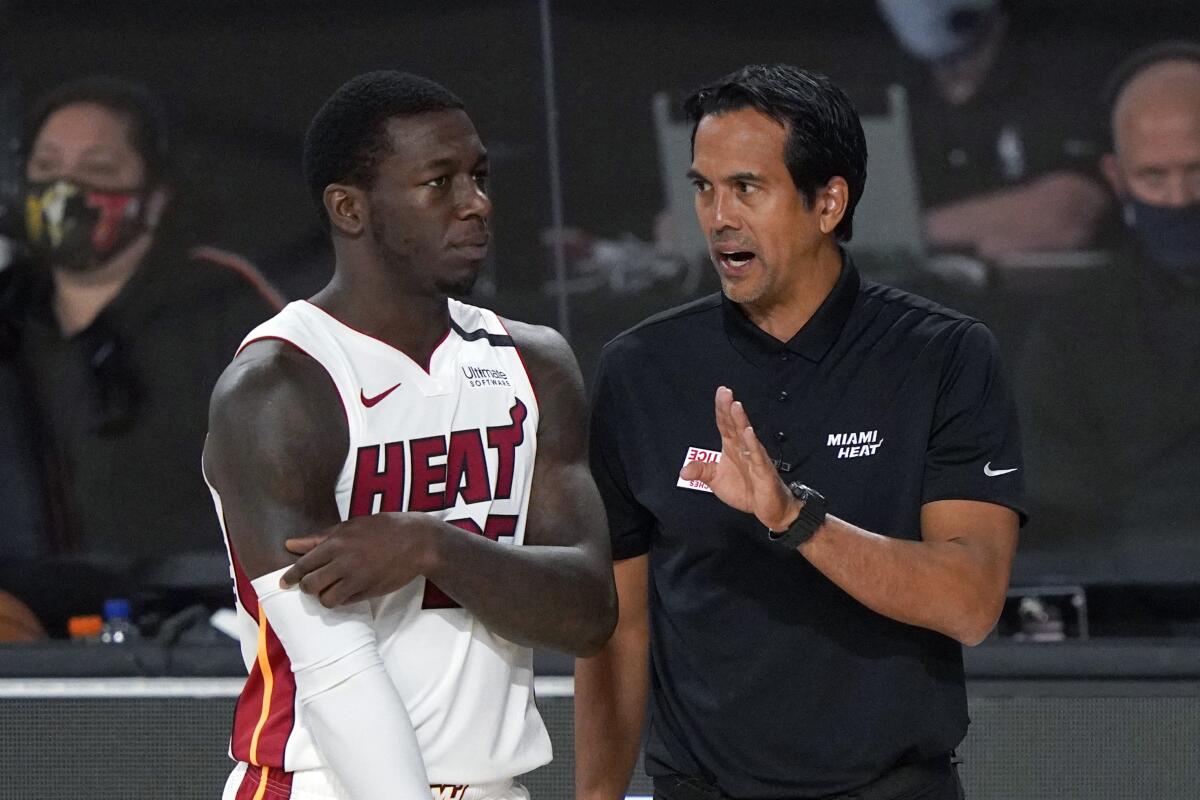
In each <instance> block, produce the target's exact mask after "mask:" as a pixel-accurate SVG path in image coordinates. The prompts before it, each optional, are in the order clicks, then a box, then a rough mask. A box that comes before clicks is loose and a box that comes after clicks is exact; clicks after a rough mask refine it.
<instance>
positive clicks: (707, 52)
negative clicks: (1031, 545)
mask: <svg viewBox="0 0 1200 800" xmlns="http://www.w3.org/2000/svg"><path fill="white" fill-rule="evenodd" d="M1008 6H1009V8H1010V11H1011V14H1012V26H1013V27H1012V30H1013V33H1014V35H1019V36H1023V37H1028V38H1033V39H1036V41H1038V42H1040V43H1041V46H1042V47H1043V48H1044V50H1045V55H1046V60H1047V62H1049V63H1051V64H1053V63H1054V62H1055V61H1061V63H1062V64H1063V65H1071V66H1072V67H1073V68H1075V69H1080V68H1082V69H1085V70H1086V69H1090V70H1094V71H1095V73H1096V74H1097V75H1098V76H1100V75H1105V74H1107V73H1109V72H1110V71H1111V70H1112V68H1113V67H1114V66H1115V65H1116V64H1117V63H1118V62H1119V61H1120V60H1121V59H1122V58H1123V57H1124V56H1125V55H1127V54H1128V53H1130V52H1131V51H1133V50H1134V49H1136V48H1137V47H1139V46H1142V45H1145V44H1147V43H1150V42H1153V41H1157V40H1161V39H1165V38H1187V37H1191V38H1196V37H1197V36H1200V7H1198V5H1197V4H1196V3H1195V2H1194V0H1178V1H1177V2H1169V1H1168V0H1151V1H1149V2H1139V3H1136V4H1135V3H1115V2H1106V1H1105V0H1058V2H1053V3H1051V2H1042V1H1040V0H1015V1H1014V2H1010V3H1008ZM549 9H550V17H551V25H552V37H551V48H550V49H549V50H546V49H545V48H544V47H543V44H542V29H541V26H540V25H541V9H540V7H539V4H538V2H537V1H536V0H519V1H513V2H482V1H479V0H477V1H475V2H465V1H462V0H442V1H441V2H431V1H430V0H408V1H407V2H396V0H391V1H390V2H374V1H372V0H363V1H361V2H357V3H354V4H333V3H328V2H318V1H317V0H286V1H285V0H257V2H251V3H247V2H232V0H207V2H203V3H198V2H184V0H153V2H144V1H142V0H126V1H125V2H121V1H120V0H117V1H115V2H109V3H92V2H47V1H46V0H40V1H39V0H28V1H25V2H19V1H14V2H8V3H4V2H3V1H2V0H0V137H3V138H5V139H7V140H8V141H9V142H10V144H11V143H13V142H14V141H15V138H16V136H17V134H18V131H19V127H20V115H21V114H22V113H23V112H24V110H25V109H27V107H28V105H29V103H31V102H32V100H33V99H34V98H36V97H38V96H39V95H41V94H42V93H43V92H45V91H47V90H49V89H51V88H53V87H54V86H56V85H58V84H60V83H61V82H63V81H65V80H68V79H71V78H75V77H79V76H83V75H88V74H109V75H116V76H122V77H129V78H134V79H136V80H139V81H141V82H143V83H145V84H146V85H148V86H149V87H150V88H151V89H152V90H153V91H155V92H156V93H157V94H158V95H159V96H160V97H161V98H162V99H163V100H164V101H165V104H166V106H167V110H168V112H169V116H170V122H171V128H172V133H173V150H174V153H175V155H176V157H177V161H178V165H179V166H178V176H179V177H178V181H177V190H178V194H179V197H180V200H181V203H183V204H185V205H186V206H187V209H188V213H189V214H190V215H191V217H192V218H193V219H194V221H195V222H194V224H195V227H197V228H198V229H199V230H201V231H202V232H203V233H204V235H205V237H206V238H207V240H208V241H209V242H210V243H212V244H215V245H218V246H222V247H226V248H228V249H231V250H234V251H237V252H240V253H242V254H244V255H246V256H248V257H249V258H250V259H251V260H252V261H254V262H255V263H257V264H258V265H259V266H260V268H262V269H263V271H264V272H266V273H267V275H268V277H270V278H271V279H272V280H273V281H275V282H276V284H277V285H278V286H279V287H280V288H281V289H282V290H283V291H284V293H285V294H286V295H287V296H289V297H293V298H294V297H301V296H305V295H307V294H310V293H312V292H313V291H315V290H316V289H317V288H319V287H320V286H321V285H322V284H323V283H324V281H325V280H326V279H327V278H328V276H329V275H330V274H331V268H332V258H331V254H330V252H329V249H328V246H327V244H326V241H325V240H326V237H325V235H324V234H323V233H322V232H321V229H320V227H319V225H318V222H317V215H316V211H315V210H314V208H313V207H312V204H311V201H310V199H309V196H308V193H307V191H306V189H305V186H304V183H303V180H302V178H301V175H300V167H299V162H300V152H301V142H302V137H303V134H304V131H305V128H306V127H307V125H308V122H309V120H310V119H311V117H312V115H313V113H314V112H315V111H316V109H317V108H318V107H319V106H320V104H321V103H322V102H323V101H324V99H325V98H326V97H328V96H329V94H330V93H331V92H332V91H333V90H334V89H335V88H336V87H338V86H339V85H340V84H341V83H343V82H344V81H345V80H347V79H348V78H350V77H352V76H354V75H356V74H359V73H361V72H364V71H367V70H372V69H391V68H399V69H405V70H409V71H413V72H417V73H420V74H423V75H427V76H429V77H432V78H434V79H436V80H438V81H440V82H442V83H444V84H446V85H447V86H448V87H450V88H451V89H452V90H453V91H455V92H457V93H458V94H459V95H460V96H461V97H462V98H463V100H464V101H465V102H466V104H467V107H468V109H469V111H470V113H471V115H472V117H473V119H474V121H475V123H476V125H477V127H478V128H479V130H480V132H481V135H482V136H483V139H484V141H485V143H486V144H487V146H488V148H489V150H490V151H491V154H492V165H493V167H492V178H491V184H492V189H491V193H492V196H493V199H494V202H495V208H496V210H495V218H494V226H493V227H494V231H495V236H494V240H493V241H494V248H493V254H492V256H491V257H490V263H489V267H488V270H487V271H486V273H485V277H484V280H483V281H482V282H481V285H480V287H479V291H478V295H479V298H478V302H480V303H482V304H485V305H490V306H492V307H494V308H496V309H497V310H498V311H500V312H501V313H504V314H508V315H511V316H515V317H519V318H522V319H525V320H528V321H531V322H539V323H545V324H551V325H556V326H559V325H560V323H561V322H562V318H561V317H560V314H559V309H558V306H557V301H556V298H555V295H554V293H553V279H554V275H555V271H554V261H553V253H552V250H551V248H550V247H549V246H548V245H547V244H546V236H545V234H546V231H547V230H548V229H550V228H551V226H552V222H553V220H552V216H551V207H552V204H551V192H552V186H551V175H552V170H551V163H550V147H549V140H548V135H547V120H548V115H549V114H550V113H551V111H552V109H550V108H548V105H547V102H546V100H545V92H544V84H543V81H544V77H545V72H544V70H545V68H546V65H547V63H548V62H549V63H551V64H552V65H553V69H554V77H555V81H556V95H555V106H554V108H553V110H554V111H556V113H557V122H558V125H559V144H560V147H561V167H562V169H561V184H560V187H559V188H560V189H561V192H562V197H563V203H564V221H565V224H566V225H567V226H570V227H577V228H579V229H581V230H583V231H586V232H587V233H588V234H589V235H591V236H593V237H596V238H600V239H609V240H620V239H621V238H622V237H632V238H633V239H634V240H637V241H642V242H649V241H650V240H651V239H652V238H653V228H654V218H655V215H656V214H657V213H658V212H659V210H660V209H661V208H662V207H663V204H664V199H663V196H662V190H661V179H660V165H659V163H658V155H657V149H656V143H655V130H654V124H653V119H652V116H651V97H652V96H653V94H654V93H655V92H658V91H666V92H668V93H670V94H671V96H672V97H673V98H674V100H675V101H676V102H675V104H676V105H678V101H679V100H681V99H682V97H683V96H685V95H686V94H687V93H688V92H689V91H691V90H692V89H694V88H696V87H697V86H699V85H701V84H703V83H705V82H707V81H709V80H711V79H713V78H715V77H717V76H720V75H722V74H724V73H726V72H729V71H730V70H732V69H734V68H736V67H738V66H741V65H743V64H746V63H753V62H774V61H784V62H790V63H796V64H799V65H802V66H805V67H809V68H814V69H817V70H821V71H824V72H826V73H828V74H829V75H830V76H831V77H832V78H834V80H835V81H836V82H838V83H839V84H840V85H842V86H843V87H844V88H845V89H846V90H847V91H848V93H849V94H850V95H851V97H852V98H853V99H854V100H855V102H856V103H857V104H858V106H859V110H860V112H861V113H863V114H871V113H879V112H880V111H881V110H882V109H883V107H884V106H883V104H884V91H885V88H886V86H887V85H888V84H891V83H896V82H900V83H908V84H910V85H911V84H912V83H913V82H917V81H920V80H923V77H924V72H923V70H921V69H920V67H919V65H918V64H916V63H915V62H914V61H913V60H912V59H910V58H909V57H908V56H907V55H905V54H904V53H903V52H902V51H901V50H900V49H899V47H898V46H897V45H896V44H895V42H894V40H893V38H892V37H891V35H890V33H889V32H888V30H887V28H886V27H885V25H884V24H883V22H882V21H881V19H880V18H879V16H878V14H877V12H876V8H875V3H874V2H873V0H803V1H801V0H794V1H793V2H762V1H761V0H743V1H742V2H738V3H729V2H683V0H660V1H659V2H654V3H646V2H640V3H635V2H601V1H600V0H593V1H592V2H583V1H581V0H552V1H551V2H550V3H549ZM1055 77H1056V76H1055V74H1054V70H1053V69H1048V70H1047V74H1045V75H1044V76H1043V77H1042V78H1041V80H1044V81H1046V82H1049V83H1052V82H1053V81H1054V80H1055ZM1071 102H1073V103H1077V104H1078V109H1079V113H1080V114H1081V115H1088V116H1095V114H1096V109H1097V107H1099V106H1101V103H1102V101H1101V98H1100V97H1099V96H1080V97H1073V98H1071ZM11 149H12V148H10V152H8V153H6V158H5V159H3V160H2V161H0V193H7V194H8V195H9V197H10V198H11V196H12V194H13V193H14V192H15V191H16V188H17V186H16V181H15V178H16V175H17V169H16V166H15V165H16V163H17V157H16V155H15V153H13V152H11ZM869 189H870V184H869V183H868V191H869ZM710 273H711V269H707V268H706V269H705V275H706V276H707V277H706V279H705V280H704V281H702V284H701V286H700V288H699V289H698V290H694V291H693V292H692V294H695V293H696V292H698V291H703V290H709V289H711V288H713V287H714V286H715V282H713V280H712V278H711V275H710ZM898 282H899V283H901V285H906V288H913V289H916V290H919V291H921V292H923V293H927V294H930V295H931V296H933V297H934V299H937V300H939V301H942V302H945V303H946V304H948V305H952V306H955V307H959V308H960V309H961V310H963V311H966V312H968V313H972V314H975V315H978V316H980V317H982V318H984V319H985V320H987V321H988V322H990V323H992V325H993V327H994V328H995V329H996V330H997V332H998V333H999V335H1000V337H1001V342H1002V347H1003V348H1004V350H1005V352H1006V354H1010V355H1011V354H1013V353H1015V352H1016V351H1017V350H1018V349H1019V346H1020V329H1021V327H1022V326H1021V322H1022V320H1024V319H1025V318H1027V316H1028V314H1029V313H1030V312H1031V310H1036V309H1037V308H1038V307H1039V306H1042V305H1045V304H1046V303H1052V302H1053V297H1054V292H1055V291H1064V290H1065V291H1069V290H1070V287H1069V286H1067V287H1066V288H1065V289H1064V287H1062V286H1051V287H1046V286H1044V285H1041V284H1037V283H1031V284H1021V283H1019V282H1018V283H1015V284H1013V283H1005V282H1003V281H997V282H993V283H990V284H988V285H986V286H962V285H954V284H952V283H950V284H947V283H938V282H930V281H922V280H919V279H917V278H913V279H912V280H906V279H905V278H904V276H899V278H898ZM686 299H688V294H687V293H685V292H683V291H681V290H680V288H679V286H678V284H677V283H675V282H671V281H666V282H663V283H660V284H658V285H656V286H655V287H654V288H653V289H652V290H650V291H644V292H640V293H637V294H628V295H622V296H613V295H610V294H607V293H604V292H586V291H583V292H578V293H575V294H572V295H571V296H570V297H569V302H568V304H567V308H568V311H569V314H570V327H569V330H568V331H567V333H568V336H569V338H570V340H571V343H572V345H573V347H574V348H575V350H576V353H577V355H578V357H579V360H580V364H581V367H582V369H583V371H584V375H585V377H587V378H589V379H590V377H591V373H592V370H593V368H594V365H595V361H596V357H597V355H598V352H599V349H600V347H601V346H602V344H603V343H604V342H605V341H607V340H608V339H609V338H611V337H612V336H613V335H615V334H616V333H618V332H619V331H621V330H623V329H624V328H626V327H629V326H630V325H632V324H634V323H636V322H637V321H638V320H640V319H642V318H644V317H646V316H648V315H649V314H651V313H654V312H655V311H658V310H660V309H662V308H665V307H667V306H670V305H674V304H677V303H679V302H682V301H684V300H686ZM1012 361H1015V359H1012ZM1010 363H1011V362H1010ZM1168 560H1169V559H1168ZM1169 566H1171V567H1172V568H1174V569H1176V570H1177V571H1178V570H1179V569H1181V568H1182V569H1186V568H1187V567H1186V564H1179V563H1175V564H1169ZM1197 572H1200V568H1198V570H1197ZM1063 574H1064V575H1065V576H1066V577H1068V578H1069V577H1070V575H1069V569H1066V570H1065V571H1064V573H1063ZM1193 574H1195V572H1194V573H1193ZM1144 577H1145V578H1146V579H1147V580H1151V581H1152V579H1153V577H1154V574H1153V568H1152V569H1151V570H1150V574H1149V575H1146V576H1144ZM1194 599H1195V598H1194V596H1191V595H1188V596H1186V597H1185V599H1184V600H1183V601H1182V602H1184V603H1188V602H1192V601H1194Z"/></svg>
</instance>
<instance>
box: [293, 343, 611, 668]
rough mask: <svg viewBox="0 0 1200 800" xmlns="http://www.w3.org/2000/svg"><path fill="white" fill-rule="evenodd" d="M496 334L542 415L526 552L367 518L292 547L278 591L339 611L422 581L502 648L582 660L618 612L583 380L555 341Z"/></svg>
mask: <svg viewBox="0 0 1200 800" xmlns="http://www.w3.org/2000/svg"><path fill="white" fill-rule="evenodd" d="M505 324H506V326H507V327H508V329H509V332H510V333H511V335H512V337H513V340H514V341H515V342H516V345H517V348H518V350H519V351H520V353H521V356H522V358H523V359H524V361H525V364H526V366H527V368H528V370H529V373H530V379H531V381H532V383H533V387H534V391H535V392H536V394H537V398H538V406H539V411H540V421H539V424H538V431H537V437H538V448H537V460H536V462H535V465H534V475H533V485H532V489H531V494H530V500H529V518H528V520H527V522H526V528H525V542H524V545H523V546H521V547H513V546H511V545H507V544H500V543H498V542H495V541H491V540H489V539H487V538H485V537H482V536H477V535H474V534H471V533H467V532H465V531H463V530H461V529H459V528H456V527H454V526H452V525H449V524H446V523H444V522H441V521H438V520H436V519H434V518H433V517H431V516H429V515H427V514H419V513H408V512H401V513H389V514H374V515H371V516H367V517H356V518H354V519H351V520H349V521H347V522H344V523H341V524H339V525H337V526H335V527H333V528H331V529H329V530H326V531H323V532H321V533H320V534H318V535H317V536H314V537H307V538H304V539H302V540H299V541H295V542H292V543H290V544H289V546H290V547H291V548H292V549H293V551H295V552H299V553H304V555H303V556H301V558H300V559H299V560H297V562H296V564H295V565H294V566H293V568H292V569H291V570H289V571H288V572H287V573H285V574H284V580H285V581H287V582H289V583H295V582H299V583H300V586H301V588H302V589H303V590H304V591H306V592H310V593H313V594H316V595H319V596H320V598H321V602H322V603H324V604H326V605H338V604H340V603H344V602H352V601H354V600H357V599H361V598H364V597H372V596H376V595H380V594H383V593H386V592H390V591H394V590H396V589H399V588H400V587H401V586H403V585H405V584H406V583H408V582H409V581H411V580H412V579H413V577H415V575H417V574H423V575H425V576H427V577H428V578H430V579H431V580H433V581H434V582H435V583H437V585H438V588H440V589H441V590H442V591H444V592H445V593H446V594H447V595H449V596H450V597H452V598H453V599H454V600H455V601H456V602H458V603H459V604H460V605H462V606H463V607H464V608H466V609H467V610H469V611H470V612H471V613H473V614H474V615H475V616H477V617H478V618H479V620H480V621H481V622H482V623H483V624H484V625H485V626H486V627H487V628H488V629H489V630H491V631H492V632H494V633H497V634H499V635H501V636H504V637H505V638H507V639H509V640H510V641H513V642H516V643H518V644H523V645H534V646H540V647H551V648H555V649H558V650H563V651H566V652H570V653H575V654H577V655H588V654H592V653H595V652H596V651H597V650H598V649H599V648H600V647H601V645H603V644H604V642H605V641H607V639H608V637H609V635H610V634H611V633H612V630H613V626H614V625H615V624H616V614H617V609H616V592H615V589H614V588H613V580H612V570H611V556H610V550H609V542H608V536H607V532H606V529H605V517H604V507H603V504H602V503H601V501H600V495H599V492H598V491H597V490H596V486H595V483H594V482H593V480H592V477H591V473H590V471H589V469H588V464H587V424H586V423H587V419H586V417H587V401H586V398H585V394H584V389H583V379H582V377H581V376H580V373H579V367H578V366H577V365H576V363H575V357H574V355H573V354H572V353H571V350H570V347H568V345H567V343H566V342H565V341H564V340H563V338H562V337H561V336H560V335H559V334H558V333H556V332H555V331H553V330H551V329H549V328H544V327H540V326H534V325H527V324H524V323H520V322H514V321H508V320H506V321H505ZM397 534H403V535H397ZM414 542H415V543H416V544H415V545H414V544H412V543H414Z"/></svg>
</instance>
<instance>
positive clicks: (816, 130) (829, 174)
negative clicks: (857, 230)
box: [683, 64, 867, 242]
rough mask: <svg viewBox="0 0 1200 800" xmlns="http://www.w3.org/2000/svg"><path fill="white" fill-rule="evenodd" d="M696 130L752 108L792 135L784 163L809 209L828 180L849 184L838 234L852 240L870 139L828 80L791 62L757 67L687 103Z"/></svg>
mask: <svg viewBox="0 0 1200 800" xmlns="http://www.w3.org/2000/svg"><path fill="white" fill-rule="evenodd" d="M683 108H684V111H685V112H686V113H687V116H688V119H689V120H690V121H691V122H692V144H693V146H695V142H696V128H697V126H699V124H700V120H701V119H703V118H704V117H706V116H708V115H709V114H718V115H719V114H724V113H727V112H730V111H737V110H739V109H743V108H753V109H756V110H757V111H760V112H762V113H763V114H766V115H767V116H768V117H770V118H771V119H774V120H776V121H777V122H779V124H781V125H783V126H784V127H785V128H786V129H787V132H788V137H787V143H786V144H785V146H784V152H783V159H784V163H785V164H787V168H788V172H789V173H791V176H792V183H794V184H795V185H796V189H797V190H798V191H799V192H800V193H801V195H802V196H803V197H804V201H805V203H807V204H809V205H810V206H811V204H812V202H813V200H814V199H815V198H816V192H817V189H819V188H821V187H822V186H824V185H825V184H826V183H828V182H829V179H830V178H833V177H835V176H839V175H840V176H841V177H842V178H844V179H845V180H846V184H847V185H848V186H849V189H850V196H849V197H848V198H847V201H846V214H845V216H843V217H842V221H841V222H839V223H838V226H837V228H836V229H835V231H834V233H835V234H836V235H837V238H838V239H839V240H840V241H843V242H848V241H850V237H851V236H852V235H853V234H854V208H855V206H857V205H858V200H859V198H860V197H862V193H863V187H864V186H865V185H866V182H867V141H866V137H865V136H864V135H863V129H862V123H860V122H859V120H858V112H856V111H855V110H854V105H853V104H852V103H851V102H850V98H849V97H847V96H846V93H845V92H843V91H842V90H841V89H839V88H838V87H836V86H834V85H833V83H832V82H831V81H830V80H829V78H827V77H825V76H824V75H821V74H819V73H816V72H809V71H808V70H803V69H800V68H799V67H792V66H789V65H787V64H771V65H764V64H754V65H751V66H748V67H743V68H741V69H739V70H738V71H737V72H733V73H730V74H729V75H726V76H725V77H724V78H721V79H720V80H718V81H717V82H716V83H714V84H712V85H710V86H705V87H704V88H703V89H700V90H699V91H697V92H696V93H695V94H693V95H692V96H691V97H689V98H688V99H687V101H686V102H685V103H684V105H683Z"/></svg>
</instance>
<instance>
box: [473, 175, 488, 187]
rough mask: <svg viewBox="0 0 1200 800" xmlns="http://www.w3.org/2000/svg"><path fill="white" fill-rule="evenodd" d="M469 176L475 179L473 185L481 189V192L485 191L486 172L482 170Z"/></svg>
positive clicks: (486, 182)
mask: <svg viewBox="0 0 1200 800" xmlns="http://www.w3.org/2000/svg"><path fill="white" fill-rule="evenodd" d="M471 177H473V178H474V179H475V185H476V186H478V187H479V191H481V192H486V191H487V187H488V174H487V172H484V171H480V172H476V173H475V174H474V175H473V176H471Z"/></svg>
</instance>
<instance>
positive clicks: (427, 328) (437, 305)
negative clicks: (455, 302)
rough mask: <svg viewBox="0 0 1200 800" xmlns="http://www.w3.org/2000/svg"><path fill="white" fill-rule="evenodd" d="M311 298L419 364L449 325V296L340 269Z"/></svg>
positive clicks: (358, 329)
mask: <svg viewBox="0 0 1200 800" xmlns="http://www.w3.org/2000/svg"><path fill="white" fill-rule="evenodd" d="M309 302H311V303H312V304H313V305H315V306H317V307H318V308H320V309H322V310H323V311H326V312H328V313H329V314H331V315H333V316H334V317H336V318H337V319H338V320H340V321H341V322H343V323H345V324H346V325H348V326H350V327H351V328H354V329H355V330H357V331H361V332H362V333H365V334H368V335H369V336H371V337H373V338H375V339H379V340H380V341H383V342H385V343H387V344H389V345H391V346H392V347H394V348H396V349H397V350H400V351H402V352H403V353H405V354H406V355H407V356H409V357H410V358H412V359H413V360H414V361H416V362H417V363H418V364H427V363H429V357H430V355H431V354H432V353H433V351H434V350H435V349H436V348H437V346H438V344H439V343H440V342H441V341H442V340H443V339H444V338H445V336H446V331H447V330H449V328H450V310H449V305H448V303H447V301H446V296H445V295H442V294H436V295H425V294H417V293H413V292H408V291H404V290H403V288H401V287H397V286H395V285H394V284H393V283H391V282H389V281H386V280H383V281H381V280H372V279H371V278H369V277H366V276H365V275H355V276H353V278H348V277H347V276H346V275H345V274H343V272H342V271H341V270H338V271H336V272H335V274H334V277H333V280H331V281H330V282H329V283H328V284H327V285H326V286H325V288H324V289H322V290H321V291H319V292H317V293H316V294H315V295H313V296H312V297H311V298H309Z"/></svg>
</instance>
